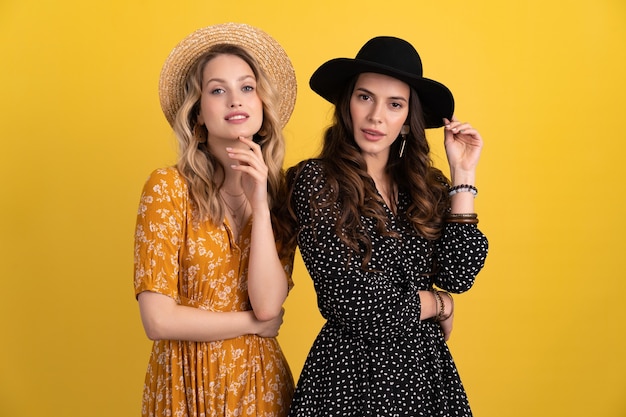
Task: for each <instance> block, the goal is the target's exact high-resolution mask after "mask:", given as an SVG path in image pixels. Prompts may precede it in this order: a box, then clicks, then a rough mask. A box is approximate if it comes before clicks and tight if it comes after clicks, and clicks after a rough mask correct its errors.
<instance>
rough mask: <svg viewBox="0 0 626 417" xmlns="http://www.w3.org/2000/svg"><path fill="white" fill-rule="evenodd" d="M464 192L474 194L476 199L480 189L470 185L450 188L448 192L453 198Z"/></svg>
mask: <svg viewBox="0 0 626 417" xmlns="http://www.w3.org/2000/svg"><path fill="white" fill-rule="evenodd" d="M462 192H470V193H472V195H473V196H474V198H476V196H477V195H478V188H476V187H474V186H473V185H470V184H460V185H455V186H454V187H450V189H449V190H448V195H449V196H450V197H452V196H453V195H455V194H458V193H462Z"/></svg>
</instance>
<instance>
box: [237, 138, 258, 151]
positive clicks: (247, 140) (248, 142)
mask: <svg viewBox="0 0 626 417" xmlns="http://www.w3.org/2000/svg"><path fill="white" fill-rule="evenodd" d="M239 141H240V142H242V143H245V144H246V145H247V146H248V147H249V148H250V149H252V150H253V151H254V153H256V154H259V155H260V153H261V145H259V144H258V143H256V142H255V141H254V140H253V139H252V138H247V137H244V136H239Z"/></svg>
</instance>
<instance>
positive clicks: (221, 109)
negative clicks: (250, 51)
mask: <svg viewBox="0 0 626 417" xmlns="http://www.w3.org/2000/svg"><path fill="white" fill-rule="evenodd" d="M198 123H200V124H204V125H205V126H206V128H207V131H208V132H209V136H208V140H209V143H210V142H211V141H212V140H215V139H226V140H233V139H237V138H238V137H239V136H244V137H247V138H250V137H252V135H254V134H255V133H257V132H258V131H259V129H260V128H261V125H262V123H263V103H262V102H261V99H260V98H259V96H258V94H257V90H256V77H255V76H254V72H252V68H250V66H249V65H248V64H247V63H246V62H245V61H244V60H243V59H241V58H239V57H238V56H235V55H226V54H224V55H218V56H216V57H215V58H213V59H212V60H211V61H209V62H208V63H207V64H206V65H205V67H204V70H203V72H202V92H201V97H200V114H199V116H198Z"/></svg>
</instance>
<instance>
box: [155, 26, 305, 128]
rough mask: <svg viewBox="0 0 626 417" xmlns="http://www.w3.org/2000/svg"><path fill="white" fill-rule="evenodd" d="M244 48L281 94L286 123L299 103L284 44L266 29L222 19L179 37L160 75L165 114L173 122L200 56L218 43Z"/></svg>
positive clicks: (292, 69) (281, 108)
mask: <svg viewBox="0 0 626 417" xmlns="http://www.w3.org/2000/svg"><path fill="white" fill-rule="evenodd" d="M226 43H227V44H232V45H237V46H240V47H243V48H245V49H246V50H247V51H248V52H250V53H251V54H252V55H253V56H254V58H255V59H256V60H257V61H258V63H259V65H260V66H261V68H262V69H263V71H264V72H265V74H266V75H267V76H268V77H269V78H270V82H272V83H273V84H274V86H275V87H276V89H277V91H278V94H279V99H280V103H279V109H278V114H279V117H280V122H281V127H285V125H286V124H287V122H288V121H289V118H290V117H291V113H292V112H293V109H294V106H295V104H296V94H297V83H296V74H295V71H294V68H293V65H292V64H291V60H290V59H289V57H288V56H287V53H286V52H285V50H284V49H283V48H282V47H281V45H280V44H279V43H278V42H277V41H276V40H275V39H274V38H272V37H271V36H270V35H268V34H267V33H266V32H264V31H262V30H261V29H258V28H256V27H253V26H250V25H246V24H243V23H222V24H218V25H213V26H208V27H205V28H202V29H198V30H196V31H195V32H193V33H191V34H190V35H188V36H187V37H186V38H184V39H183V40H182V41H180V42H179V43H178V44H177V45H176V46H175V47H174V49H173V50H172V52H170V54H169V56H168V57H167V59H166V60H165V63H164V64H163V68H162V70H161V77H160V79H159V99H160V102H161V109H162V110H163V113H164V114H165V118H166V119H167V121H168V122H169V123H170V125H173V124H174V119H175V118H176V112H177V111H178V109H179V108H180V106H181V105H182V104H183V99H184V94H185V80H186V78H187V75H188V74H189V71H190V69H191V67H192V66H193V65H194V63H195V62H196V61H197V59H198V58H199V57H200V56H201V55H202V54H204V53H205V52H206V51H208V50H209V49H210V48H211V47H213V46H214V45H218V44H226Z"/></svg>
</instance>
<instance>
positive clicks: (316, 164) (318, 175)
mask: <svg viewBox="0 0 626 417" xmlns="http://www.w3.org/2000/svg"><path fill="white" fill-rule="evenodd" d="M325 178H326V174H325V169H324V162H323V161H322V160H321V159H305V160H304V161H301V162H300V163H298V164H297V165H295V166H293V167H291V168H289V170H288V171H287V180H288V181H289V184H290V186H292V187H295V188H300V187H303V186H305V187H307V188H308V187H313V188H317V187H319V186H320V184H323V183H325V182H326V180H325ZM316 185H317V186H316Z"/></svg>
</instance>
